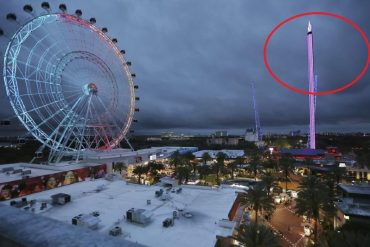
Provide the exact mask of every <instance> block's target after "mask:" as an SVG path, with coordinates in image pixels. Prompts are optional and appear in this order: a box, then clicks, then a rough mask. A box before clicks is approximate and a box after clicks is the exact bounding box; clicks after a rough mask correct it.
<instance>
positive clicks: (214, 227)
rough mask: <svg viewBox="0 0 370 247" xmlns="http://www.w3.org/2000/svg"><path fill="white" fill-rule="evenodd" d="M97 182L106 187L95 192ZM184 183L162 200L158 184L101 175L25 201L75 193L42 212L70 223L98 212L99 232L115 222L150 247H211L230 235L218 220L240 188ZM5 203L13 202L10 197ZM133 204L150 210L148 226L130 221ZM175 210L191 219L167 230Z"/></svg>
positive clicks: (129, 237)
mask: <svg viewBox="0 0 370 247" xmlns="http://www.w3.org/2000/svg"><path fill="white" fill-rule="evenodd" d="M99 186H100V187H101V186H104V187H105V188H106V189H104V190H101V191H100V192H96V191H98V190H96V189H97V188H98V187H99ZM181 187H182V188H183V189H182V192H181V193H178V194H177V193H171V192H170V193H169V195H170V197H171V198H170V199H169V200H168V201H161V200H159V199H158V198H156V197H155V191H156V190H159V189H160V188H161V187H159V186H145V185H136V184H126V182H125V181H123V180H118V181H113V182H110V181H107V180H105V179H97V180H94V181H84V182H79V183H75V184H72V185H68V186H63V187H58V188H56V189H52V190H47V191H43V192H40V193H36V194H32V195H29V196H27V199H28V200H31V199H36V200H50V196H51V195H53V194H56V193H67V194H70V195H71V197H72V199H71V200H72V201H71V202H70V203H67V204H65V205H64V206H56V207H53V208H51V209H50V210H48V211H45V212H43V213H42V215H43V216H46V217H49V218H52V219H56V220H59V221H62V222H66V223H68V224H71V219H72V218H73V217H74V216H76V215H79V214H81V213H83V214H88V213H91V212H93V211H98V212H99V213H100V216H99V217H100V219H101V223H100V227H99V229H98V230H97V231H99V232H101V233H103V234H108V232H109V230H110V229H111V228H112V227H113V226H115V225H118V226H120V227H121V228H122V231H123V235H122V236H119V237H118V238H124V239H126V240H129V241H132V242H138V243H140V244H144V245H147V246H153V247H157V246H161V247H173V246H176V247H187V246H197V247H209V246H214V245H215V243H216V235H222V236H225V235H226V236H227V235H231V234H232V230H233V229H229V228H224V227H222V226H220V225H219V222H220V221H221V220H223V219H227V217H228V212H229V210H230V208H231V207H232V205H233V202H234V200H235V198H236V193H235V191H236V190H234V189H230V188H220V189H212V188H210V187H202V186H189V185H185V186H181ZM18 200H19V199H18ZM147 200H151V204H150V205H147ZM2 203H3V204H4V203H5V204H9V201H5V202H2ZM131 208H137V209H139V208H140V209H146V210H149V211H151V212H152V213H153V216H152V222H151V223H150V224H149V225H147V226H141V225H137V224H132V223H128V222H126V220H124V219H123V216H124V215H125V214H126V211H127V210H129V209H131ZM176 209H182V210H183V212H189V213H191V214H192V215H193V217H192V218H186V217H183V216H180V217H179V219H176V220H175V222H174V226H172V227H169V228H164V227H163V226H162V222H163V220H164V219H166V218H168V217H171V218H172V215H173V211H174V210H176ZM115 223H117V224H115Z"/></svg>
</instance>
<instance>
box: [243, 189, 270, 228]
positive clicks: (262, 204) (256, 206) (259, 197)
mask: <svg viewBox="0 0 370 247" xmlns="http://www.w3.org/2000/svg"><path fill="white" fill-rule="evenodd" d="M240 195H241V196H240V201H241V204H242V205H246V206H248V207H252V209H253V211H254V213H255V222H254V223H255V224H256V225H258V213H259V212H260V211H262V210H263V211H266V212H267V213H272V212H273V211H274V209H275V204H274V201H273V200H272V198H271V197H270V196H268V195H267V193H266V190H265V188H264V187H263V186H262V185H260V184H257V185H256V186H254V187H250V188H249V189H248V190H245V192H243V193H241V194H240Z"/></svg>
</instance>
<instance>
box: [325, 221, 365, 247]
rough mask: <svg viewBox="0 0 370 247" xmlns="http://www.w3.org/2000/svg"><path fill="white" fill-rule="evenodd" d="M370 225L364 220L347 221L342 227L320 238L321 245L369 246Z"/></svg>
mask: <svg viewBox="0 0 370 247" xmlns="http://www.w3.org/2000/svg"><path fill="white" fill-rule="evenodd" d="M369 232H370V225H369V224H364V223H363V222H351V221H349V222H347V223H345V224H344V225H343V226H341V227H340V228H337V229H335V230H334V231H330V232H328V233H327V234H325V237H324V238H320V240H319V246H320V247H352V246H356V247H367V246H368V245H369V243H370V234H369Z"/></svg>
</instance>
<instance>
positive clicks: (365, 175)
mask: <svg viewBox="0 0 370 247" xmlns="http://www.w3.org/2000/svg"><path fill="white" fill-rule="evenodd" d="M346 170H347V176H348V178H349V179H351V180H360V181H370V169H369V168H368V167H366V166H365V167H361V166H357V165H354V166H347V167H346Z"/></svg>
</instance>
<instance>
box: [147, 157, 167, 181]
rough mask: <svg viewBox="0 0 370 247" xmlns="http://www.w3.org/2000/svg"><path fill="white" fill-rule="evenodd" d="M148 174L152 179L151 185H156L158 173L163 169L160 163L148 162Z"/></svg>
mask: <svg viewBox="0 0 370 247" xmlns="http://www.w3.org/2000/svg"><path fill="white" fill-rule="evenodd" d="M147 166H148V172H149V174H150V177H151V178H152V181H151V182H153V183H156V182H158V181H159V176H158V171H161V170H163V169H164V165H163V164H162V163H157V162H155V161H150V162H149V163H148V165H147Z"/></svg>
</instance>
